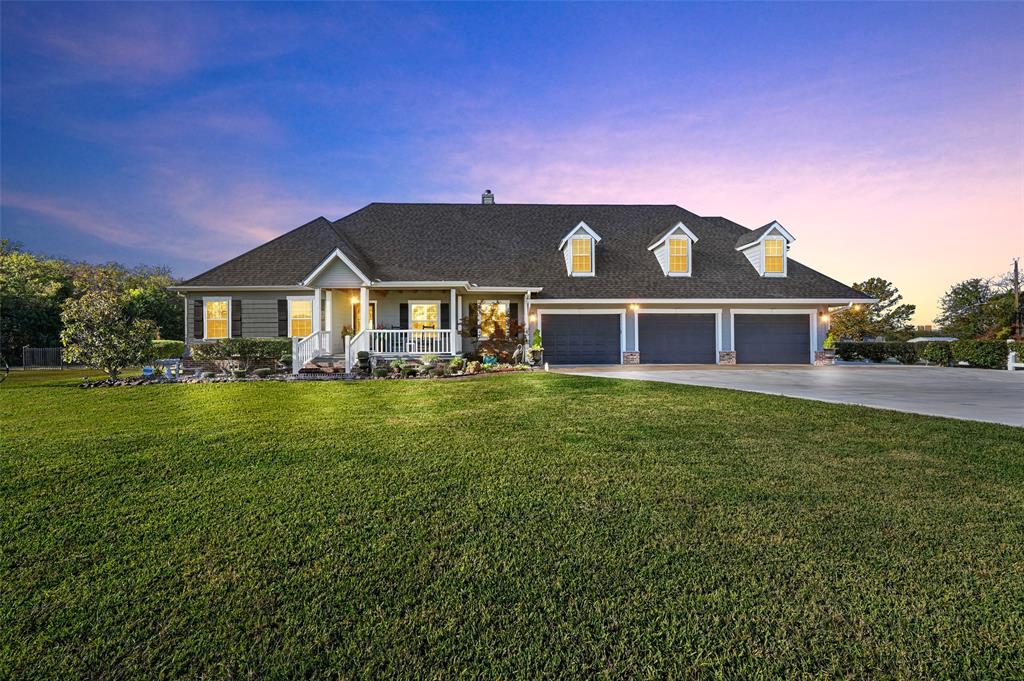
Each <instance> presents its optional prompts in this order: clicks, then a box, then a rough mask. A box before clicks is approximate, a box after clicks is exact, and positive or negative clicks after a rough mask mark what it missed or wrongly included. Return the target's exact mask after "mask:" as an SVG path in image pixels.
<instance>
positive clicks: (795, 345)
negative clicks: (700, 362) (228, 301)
mask: <svg viewBox="0 0 1024 681" xmlns="http://www.w3.org/2000/svg"><path fill="white" fill-rule="evenodd" d="M809 324H810V322H809V320H808V317H807V315H806V314H737V315H735V316H734V317H733V329H735V331H736V340H735V344H736V362H737V363H739V364H809V363H810V361H811V359H810V358H811V337H810V326H809Z"/></svg>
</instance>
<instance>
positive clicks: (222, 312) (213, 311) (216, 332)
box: [205, 300, 229, 338]
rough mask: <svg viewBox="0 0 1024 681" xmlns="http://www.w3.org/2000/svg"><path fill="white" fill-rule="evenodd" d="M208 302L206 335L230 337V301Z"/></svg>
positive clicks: (210, 336)
mask: <svg viewBox="0 0 1024 681" xmlns="http://www.w3.org/2000/svg"><path fill="white" fill-rule="evenodd" d="M205 303H206V337H207V338H227V337H228V317H229V314H228V301H226V300H207V301H205Z"/></svg>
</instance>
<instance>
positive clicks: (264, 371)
mask: <svg viewBox="0 0 1024 681" xmlns="http://www.w3.org/2000/svg"><path fill="white" fill-rule="evenodd" d="M270 373H271V372H270V369H268V368H266V367H263V368H262V369H256V370H255V371H253V372H252V375H253V376H258V377H260V378H266V377H267V376H269V375H270Z"/></svg>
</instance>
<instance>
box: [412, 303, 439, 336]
mask: <svg viewBox="0 0 1024 681" xmlns="http://www.w3.org/2000/svg"><path fill="white" fill-rule="evenodd" d="M439 307H440V306H439V305H438V304H437V303H412V304H411V305H410V306H409V326H410V328H412V329H415V330H417V331H423V330H425V329H436V328H437V318H438V317H439V316H440V315H439V314H438V312H439V309H438V308H439Z"/></svg>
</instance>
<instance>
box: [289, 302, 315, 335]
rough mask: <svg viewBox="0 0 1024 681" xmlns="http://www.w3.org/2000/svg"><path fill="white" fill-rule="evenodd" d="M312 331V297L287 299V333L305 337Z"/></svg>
mask: <svg viewBox="0 0 1024 681" xmlns="http://www.w3.org/2000/svg"><path fill="white" fill-rule="evenodd" d="M311 333H313V299H312V298H289V299H288V335H289V336H298V337H299V338H305V337H306V336H308V335H309V334H311Z"/></svg>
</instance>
